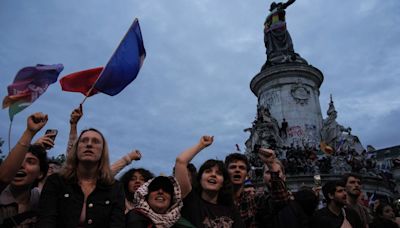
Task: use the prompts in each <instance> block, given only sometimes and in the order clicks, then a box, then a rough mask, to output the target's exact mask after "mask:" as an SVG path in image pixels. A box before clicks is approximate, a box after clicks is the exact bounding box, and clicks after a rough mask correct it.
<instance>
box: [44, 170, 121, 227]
mask: <svg viewBox="0 0 400 228" xmlns="http://www.w3.org/2000/svg"><path fill="white" fill-rule="evenodd" d="M77 183H78V181H67V180H65V179H64V178H63V177H61V176H60V175H58V174H53V175H51V176H50V177H49V178H47V180H46V184H45V185H44V188H43V191H42V194H41V197H40V202H39V221H38V224H37V226H38V227H42V228H46V227H54V228H56V227H57V228H63V227H65V228H76V227H78V224H79V218H80V215H81V211H82V206H83V201H84V194H83V192H82V190H81V187H80V186H79V185H78V184H77ZM124 200H125V196H124V190H123V187H122V185H121V184H120V183H119V182H115V183H114V184H112V185H106V184H102V183H99V182H98V183H97V184H96V188H95V189H94V190H93V192H92V193H91V194H90V195H89V196H88V198H87V201H86V221H85V224H84V227H96V228H100V227H104V228H106V227H125V217H124V210H125V201H124Z"/></svg>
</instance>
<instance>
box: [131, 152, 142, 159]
mask: <svg viewBox="0 0 400 228" xmlns="http://www.w3.org/2000/svg"><path fill="white" fill-rule="evenodd" d="M129 157H130V158H131V160H135V161H138V160H140V159H141V158H142V154H141V153H140V151H139V150H133V151H132V152H130V153H129Z"/></svg>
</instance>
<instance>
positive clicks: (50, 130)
mask: <svg viewBox="0 0 400 228" xmlns="http://www.w3.org/2000/svg"><path fill="white" fill-rule="evenodd" d="M47 134H51V136H49V137H50V138H51V139H52V140H53V141H54V140H56V136H57V134H58V130H57V129H47V130H46V133H45V135H47Z"/></svg>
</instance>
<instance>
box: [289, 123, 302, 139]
mask: <svg viewBox="0 0 400 228" xmlns="http://www.w3.org/2000/svg"><path fill="white" fill-rule="evenodd" d="M303 135H304V131H303V129H301V127H300V126H291V127H289V128H288V136H289V137H291V138H293V137H302V136H303Z"/></svg>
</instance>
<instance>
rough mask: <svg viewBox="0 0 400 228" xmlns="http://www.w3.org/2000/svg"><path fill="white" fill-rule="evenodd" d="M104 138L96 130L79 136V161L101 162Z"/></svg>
mask: <svg viewBox="0 0 400 228" xmlns="http://www.w3.org/2000/svg"><path fill="white" fill-rule="evenodd" d="M103 146H104V142H103V138H102V137H101V135H100V134H99V133H97V132H96V131H86V132H84V133H83V134H82V135H81V137H80V138H79V142H78V151H77V156H78V160H79V161H85V162H99V161H100V158H101V153H102V152H103Z"/></svg>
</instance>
